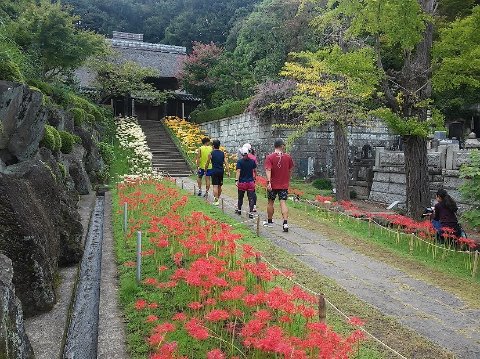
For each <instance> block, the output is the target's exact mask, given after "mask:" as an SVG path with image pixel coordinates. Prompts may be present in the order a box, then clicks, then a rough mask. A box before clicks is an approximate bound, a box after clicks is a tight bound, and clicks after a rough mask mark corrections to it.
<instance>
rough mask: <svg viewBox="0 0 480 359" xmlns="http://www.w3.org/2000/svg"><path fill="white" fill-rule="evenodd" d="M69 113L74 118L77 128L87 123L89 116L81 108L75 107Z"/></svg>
mask: <svg viewBox="0 0 480 359" xmlns="http://www.w3.org/2000/svg"><path fill="white" fill-rule="evenodd" d="M69 112H70V113H71V114H72V116H73V122H74V123H75V126H81V125H82V123H84V122H85V121H86V116H87V114H86V112H85V111H84V110H82V109H81V108H78V107H73V108H71V109H70V110H69Z"/></svg>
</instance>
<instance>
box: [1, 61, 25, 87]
mask: <svg viewBox="0 0 480 359" xmlns="http://www.w3.org/2000/svg"><path fill="white" fill-rule="evenodd" d="M0 80H6V81H13V82H23V81H24V78H23V75H22V72H21V71H20V67H19V66H18V65H17V64H16V63H14V62H13V61H10V60H7V59H4V58H3V57H2V56H0Z"/></svg>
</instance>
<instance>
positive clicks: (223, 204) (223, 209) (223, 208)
mask: <svg viewBox="0 0 480 359" xmlns="http://www.w3.org/2000/svg"><path fill="white" fill-rule="evenodd" d="M222 212H223V213H225V203H224V202H223V198H222Z"/></svg>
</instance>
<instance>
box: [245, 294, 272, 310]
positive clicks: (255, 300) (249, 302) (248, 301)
mask: <svg viewBox="0 0 480 359" xmlns="http://www.w3.org/2000/svg"><path fill="white" fill-rule="evenodd" d="M266 300H267V295H266V294H265V292H262V291H259V292H257V293H255V294H247V295H245V296H244V297H243V303H244V304H245V305H246V306H248V307H255V306H257V305H260V304H262V303H265V301H266Z"/></svg>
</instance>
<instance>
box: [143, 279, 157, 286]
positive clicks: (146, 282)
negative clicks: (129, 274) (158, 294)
mask: <svg viewBox="0 0 480 359" xmlns="http://www.w3.org/2000/svg"><path fill="white" fill-rule="evenodd" d="M143 284H146V285H157V284H158V281H157V280H156V279H155V278H145V279H144V280H143Z"/></svg>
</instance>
